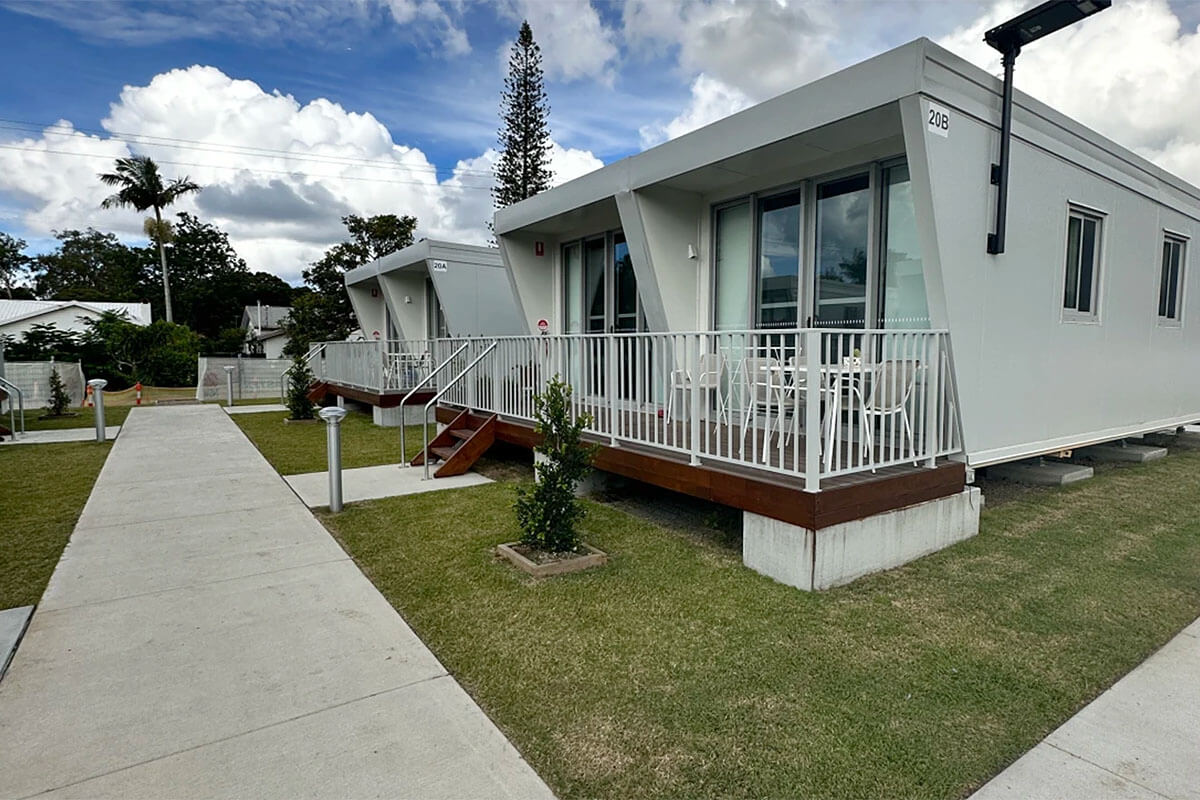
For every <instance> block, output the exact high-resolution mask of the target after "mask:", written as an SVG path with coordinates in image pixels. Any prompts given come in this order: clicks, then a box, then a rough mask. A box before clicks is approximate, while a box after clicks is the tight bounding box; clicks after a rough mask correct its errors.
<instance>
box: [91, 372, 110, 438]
mask: <svg viewBox="0 0 1200 800" xmlns="http://www.w3.org/2000/svg"><path fill="white" fill-rule="evenodd" d="M88 386H90V387H92V401H93V402H95V404H96V441H97V442H103V441H104V440H105V436H104V387H105V386H108V381H106V380H104V378H92V379H91V380H90V381H88Z"/></svg>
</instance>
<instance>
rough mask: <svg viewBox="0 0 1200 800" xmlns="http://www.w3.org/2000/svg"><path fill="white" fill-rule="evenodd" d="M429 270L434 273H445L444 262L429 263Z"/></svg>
mask: <svg viewBox="0 0 1200 800" xmlns="http://www.w3.org/2000/svg"><path fill="white" fill-rule="evenodd" d="M429 268H430V269H432V270H433V271H434V272H445V271H446V262H445V261H430V262H429Z"/></svg>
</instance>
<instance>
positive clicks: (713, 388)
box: [666, 353, 729, 424]
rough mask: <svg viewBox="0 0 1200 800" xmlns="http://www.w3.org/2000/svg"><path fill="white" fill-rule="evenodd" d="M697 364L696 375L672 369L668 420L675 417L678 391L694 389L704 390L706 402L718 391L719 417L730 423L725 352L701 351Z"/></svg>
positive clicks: (683, 391) (722, 420)
mask: <svg viewBox="0 0 1200 800" xmlns="http://www.w3.org/2000/svg"><path fill="white" fill-rule="evenodd" d="M697 366H698V369H697V373H698V374H697V375H694V376H693V375H692V371H691V370H687V369H673V370H671V392H670V394H669V395H668V396H667V415H666V421H667V422H670V421H671V420H672V419H673V418H674V416H673V412H674V410H675V394H676V392H680V393H686V392H690V391H693V390H694V391H700V392H704V398H705V402H706V403H707V400H708V395H709V393H710V392H716V395H717V419H718V420H719V421H721V422H724V423H725V424H729V410H728V404H727V403H726V398H725V370H726V366H727V362H726V360H725V354H724V353H701V354H700V363H699V364H698V365H697Z"/></svg>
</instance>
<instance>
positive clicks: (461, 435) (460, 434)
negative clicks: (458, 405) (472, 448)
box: [450, 428, 475, 440]
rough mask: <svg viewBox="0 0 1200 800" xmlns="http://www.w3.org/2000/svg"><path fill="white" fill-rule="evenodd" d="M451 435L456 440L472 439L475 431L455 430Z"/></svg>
mask: <svg viewBox="0 0 1200 800" xmlns="http://www.w3.org/2000/svg"><path fill="white" fill-rule="evenodd" d="M450 435H451V436H453V437H454V438H455V439H464V440H465V439H470V438H471V437H472V436H474V435H475V429H474V428H455V429H454V430H452V431H450Z"/></svg>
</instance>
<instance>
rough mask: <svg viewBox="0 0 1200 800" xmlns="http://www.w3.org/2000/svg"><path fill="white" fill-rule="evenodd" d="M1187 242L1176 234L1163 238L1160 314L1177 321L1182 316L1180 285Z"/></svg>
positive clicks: (1159, 296)
mask: <svg viewBox="0 0 1200 800" xmlns="http://www.w3.org/2000/svg"><path fill="white" fill-rule="evenodd" d="M1186 247H1187V245H1186V243H1185V242H1184V241H1183V240H1182V239H1177V238H1175V237H1174V236H1166V237H1165V238H1164V239H1163V249H1162V275H1161V277H1160V278H1159V283H1158V316H1159V317H1160V318H1161V319H1164V320H1175V321H1177V320H1178V319H1179V317H1180V311H1181V309H1180V300H1181V297H1180V294H1181V292H1180V287H1181V286H1182V285H1183V257H1184V253H1185V251H1186Z"/></svg>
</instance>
